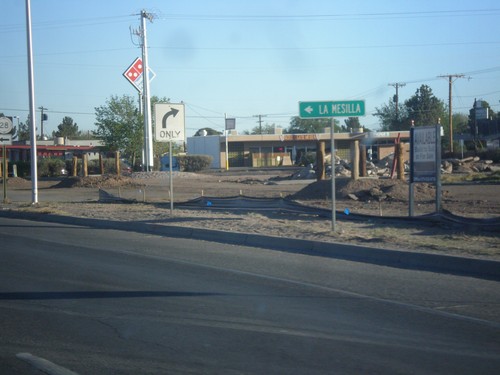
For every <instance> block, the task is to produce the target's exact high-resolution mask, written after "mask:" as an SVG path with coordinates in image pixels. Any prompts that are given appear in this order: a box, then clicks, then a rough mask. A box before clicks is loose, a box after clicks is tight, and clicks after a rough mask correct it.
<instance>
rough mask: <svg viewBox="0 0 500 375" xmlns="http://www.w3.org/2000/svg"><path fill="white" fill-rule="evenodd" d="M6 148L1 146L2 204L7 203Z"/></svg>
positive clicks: (7, 172) (7, 174) (7, 173)
mask: <svg viewBox="0 0 500 375" xmlns="http://www.w3.org/2000/svg"><path fill="white" fill-rule="evenodd" d="M7 177H9V171H7V146H5V145H2V181H3V203H7Z"/></svg>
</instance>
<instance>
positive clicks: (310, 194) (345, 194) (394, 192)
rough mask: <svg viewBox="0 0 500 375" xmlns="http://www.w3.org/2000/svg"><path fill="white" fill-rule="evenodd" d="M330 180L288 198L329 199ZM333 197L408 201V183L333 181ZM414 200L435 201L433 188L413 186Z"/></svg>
mask: <svg viewBox="0 0 500 375" xmlns="http://www.w3.org/2000/svg"><path fill="white" fill-rule="evenodd" d="M331 186H332V185H331V180H324V181H316V182H313V183H312V184H309V185H308V186H306V187H305V188H304V189H302V190H300V191H298V192H297V193H295V194H293V195H292V196H290V198H292V199H295V200H321V199H331V189H332V188H331ZM335 188H336V189H335V190H336V193H335V197H336V198H337V199H346V198H347V199H348V198H351V199H356V198H357V199H359V200H361V201H368V200H374V199H375V200H394V201H402V202H406V201H408V194H409V192H408V183H407V182H405V181H401V180H391V179H375V178H362V179H358V180H352V179H349V178H337V179H335ZM415 199H416V200H418V201H432V200H433V199H435V188H434V186H432V185H430V184H415Z"/></svg>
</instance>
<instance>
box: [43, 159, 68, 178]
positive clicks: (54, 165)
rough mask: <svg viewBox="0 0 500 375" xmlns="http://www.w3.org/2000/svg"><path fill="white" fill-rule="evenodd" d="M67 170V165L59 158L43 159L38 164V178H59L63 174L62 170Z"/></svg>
mask: <svg viewBox="0 0 500 375" xmlns="http://www.w3.org/2000/svg"><path fill="white" fill-rule="evenodd" d="M65 168H66V163H65V161H64V160H63V159H59V158H43V159H40V160H39V162H38V176H40V177H57V176H60V175H61V174H62V170H63V169H65Z"/></svg>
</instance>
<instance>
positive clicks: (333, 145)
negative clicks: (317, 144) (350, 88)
mask: <svg viewBox="0 0 500 375" xmlns="http://www.w3.org/2000/svg"><path fill="white" fill-rule="evenodd" d="M334 126H335V119H333V118H332V122H331V125H330V142H331V146H330V153H331V164H332V232H335V230H336V229H337V228H336V217H335V211H336V202H335V143H334V142H335V141H334V136H333V134H334V131H333V127H334Z"/></svg>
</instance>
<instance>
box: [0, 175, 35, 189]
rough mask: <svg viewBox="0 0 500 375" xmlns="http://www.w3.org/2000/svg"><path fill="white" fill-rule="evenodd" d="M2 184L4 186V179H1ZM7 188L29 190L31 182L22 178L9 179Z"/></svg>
mask: <svg viewBox="0 0 500 375" xmlns="http://www.w3.org/2000/svg"><path fill="white" fill-rule="evenodd" d="M0 184H3V179H2V178H0ZM7 186H10V187H13V188H17V189H29V188H30V187H31V181H30V180H25V179H24V178H21V177H9V178H8V179H7Z"/></svg>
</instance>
